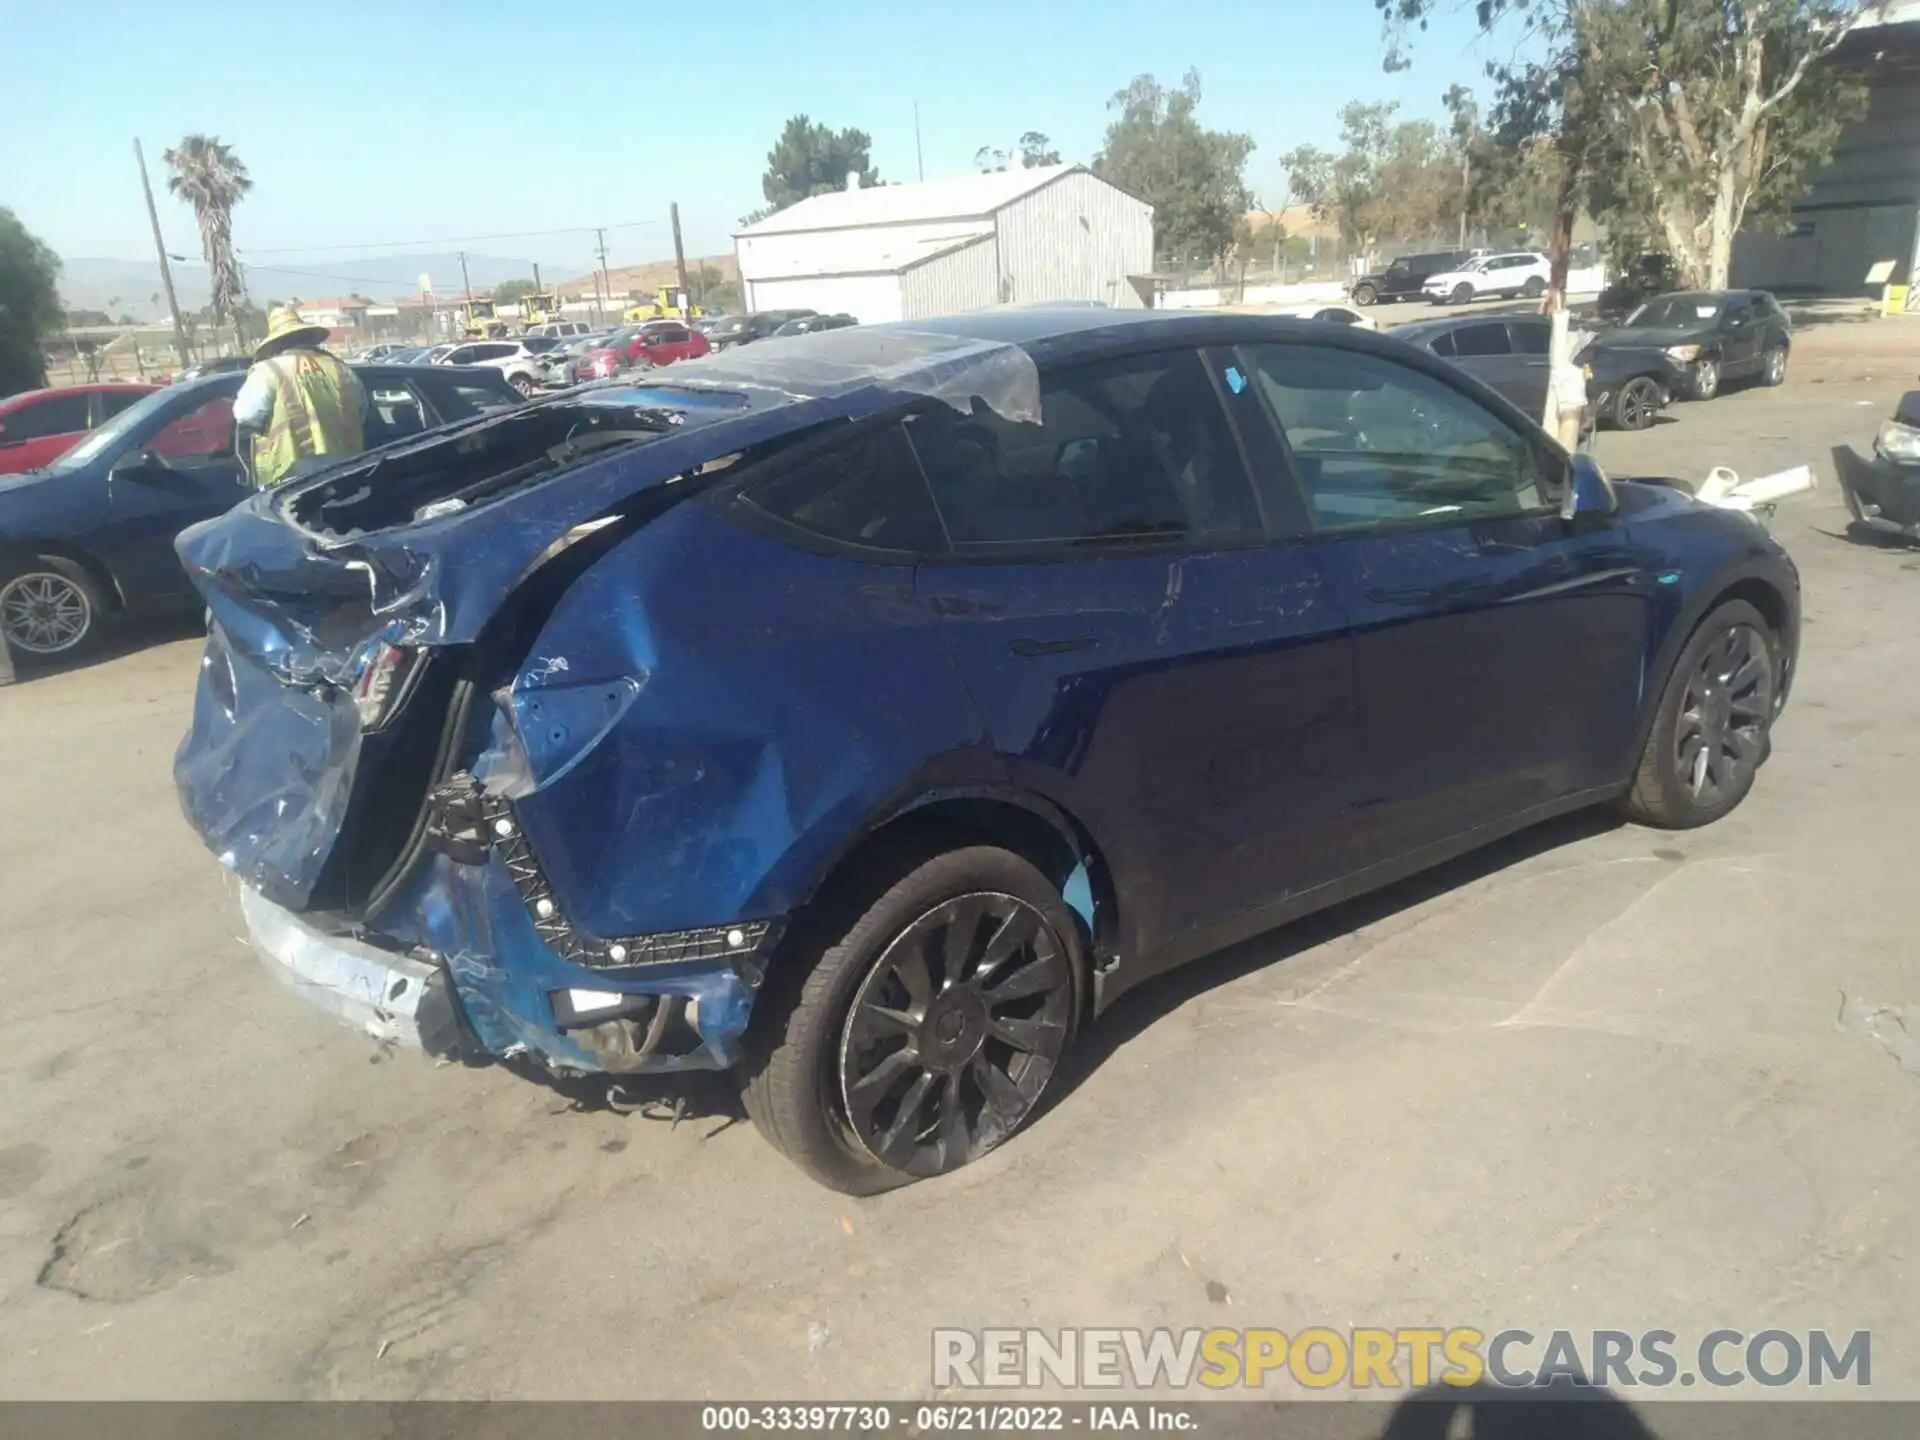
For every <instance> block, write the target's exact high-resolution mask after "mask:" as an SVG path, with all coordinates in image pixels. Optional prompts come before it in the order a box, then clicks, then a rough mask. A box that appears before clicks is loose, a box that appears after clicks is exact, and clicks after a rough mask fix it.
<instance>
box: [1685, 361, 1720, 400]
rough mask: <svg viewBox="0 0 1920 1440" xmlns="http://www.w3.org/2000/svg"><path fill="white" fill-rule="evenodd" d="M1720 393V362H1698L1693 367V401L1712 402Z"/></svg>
mask: <svg viewBox="0 0 1920 1440" xmlns="http://www.w3.org/2000/svg"><path fill="white" fill-rule="evenodd" d="M1719 393H1720V362H1719V361H1718V360H1700V361H1696V362H1695V364H1694V367H1693V392H1692V396H1691V398H1692V399H1695V400H1711V399H1713V397H1714V396H1716V395H1718V394H1719Z"/></svg>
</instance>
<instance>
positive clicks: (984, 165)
mask: <svg viewBox="0 0 1920 1440" xmlns="http://www.w3.org/2000/svg"><path fill="white" fill-rule="evenodd" d="M973 163H974V166H975V168H977V169H980V170H1005V169H1006V168H1007V167H1008V166H1009V165H1017V166H1018V167H1019V168H1020V169H1022V170H1032V169H1034V168H1035V167H1036V166H1040V165H1058V164H1059V163H1060V152H1059V151H1058V150H1056V149H1054V148H1053V141H1052V140H1051V139H1049V138H1048V137H1047V136H1045V135H1043V134H1041V133H1040V131H1038V130H1029V131H1027V132H1026V133H1025V134H1023V135H1022V136H1021V137H1020V138H1019V139H1018V140H1016V141H1015V142H1014V145H1013V148H1012V149H1011V150H996V149H995V148H994V147H993V146H991V145H982V146H981V147H980V148H979V149H978V150H976V151H974V152H973Z"/></svg>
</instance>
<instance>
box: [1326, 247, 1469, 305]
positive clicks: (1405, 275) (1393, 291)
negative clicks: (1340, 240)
mask: <svg viewBox="0 0 1920 1440" xmlns="http://www.w3.org/2000/svg"><path fill="white" fill-rule="evenodd" d="M1472 258H1473V255H1472V252H1470V251H1467V250H1436V251H1434V252H1433V253H1432V254H1430V255H1402V256H1401V257H1400V258H1399V259H1398V260H1395V261H1394V262H1393V263H1392V264H1391V265H1389V266H1387V268H1386V269H1384V270H1376V271H1374V272H1373V273H1372V274H1369V275H1362V276H1361V277H1360V278H1359V279H1358V280H1356V281H1354V282H1353V303H1354V304H1356V305H1372V304H1374V303H1375V302H1376V301H1380V300H1423V299H1425V298H1426V297H1425V296H1424V295H1423V294H1422V293H1421V290H1420V287H1421V286H1422V285H1425V284H1426V283H1427V277H1428V276H1429V275H1442V274H1445V273H1446V272H1447V271H1449V270H1453V269H1457V268H1458V267H1460V266H1461V265H1464V264H1466V262H1467V261H1469V260H1471V259H1472Z"/></svg>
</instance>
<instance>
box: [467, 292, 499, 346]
mask: <svg viewBox="0 0 1920 1440" xmlns="http://www.w3.org/2000/svg"><path fill="white" fill-rule="evenodd" d="M500 329H501V325H500V313H499V310H498V308H497V307H496V306H495V305H494V303H493V301H491V300H468V301H467V323H466V324H465V325H463V326H462V327H461V329H460V334H461V336H462V337H463V338H465V339H468V340H485V339H487V338H488V337H489V336H491V335H496V334H498V333H499V332H500Z"/></svg>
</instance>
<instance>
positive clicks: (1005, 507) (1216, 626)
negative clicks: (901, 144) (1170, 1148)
mask: <svg viewBox="0 0 1920 1440" xmlns="http://www.w3.org/2000/svg"><path fill="white" fill-rule="evenodd" d="M1042 408H1043V420H1042V423H1040V424H1039V425H1015V424H1012V423H1010V422H1006V421H1003V420H1001V419H1000V418H999V417H997V416H993V415H991V414H987V413H984V412H977V413H976V414H975V415H974V416H972V417H970V418H962V417H959V416H956V415H955V414H953V412H951V411H947V410H945V409H944V408H939V409H936V410H935V411H933V412H930V413H926V414H921V415H918V416H916V417H914V419H913V420H912V421H911V422H910V424H909V433H910V434H912V436H913V438H914V445H915V449H916V451H917V452H918V454H919V455H920V458H921V463H922V467H923V468H924V470H925V471H926V474H927V477H928V481H929V483H930V485H931V486H932V488H933V492H934V496H935V499H936V501H937V502H938V504H939V507H940V510H941V514H942V517H943V519H944V522H945V524H946V527H947V530H948V533H949V536H950V539H951V545H952V557H951V559H949V560H947V561H944V562H930V563H927V564H924V565H922V566H921V568H920V571H919V573H918V575H917V576H916V581H915V583H916V586H917V588H918V589H919V591H920V593H921V594H922V595H923V596H925V597H926V598H927V600H928V601H929V603H930V604H931V605H932V606H933V607H934V608H935V609H936V610H937V612H938V613H940V614H941V615H942V616H943V617H945V619H944V628H945V632H946V634H947V635H948V636H949V638H950V641H951V644H952V646H953V650H954V653H955V656H956V659H957V662H958V664H959V667H960V670H961V674H962V677H963V679H964V680H965V682H966V684H967V686H968V687H969V690H970V692H971V694H972V696H973V698H974V701H975V703H976V704H977V706H978V708H979V710H980V713H981V717H982V720H983V722H984V724H985V727H986V729H987V731H988V733H989V735H990V737H991V739H992V742H993V744H994V746H995V748H996V749H997V750H998V751H999V752H1000V754H1001V755H1002V756H1003V757H1004V758H1005V761H1006V763H1007V765H1008V766H1009V769H1010V771H1011V779H1012V781H1013V783H1014V784H1015V785H1016V786H1018V787H1019V788H1020V789H1021V790H1023V791H1027V792H1031V793H1037V794H1040V795H1043V796H1046V797H1048V798H1049V799H1051V800H1053V801H1054V802H1055V803H1057V804H1058V805H1060V806H1061V807H1062V808H1064V809H1065V810H1066V811H1067V812H1068V813H1070V814H1071V815H1073V816H1074V817H1075V818H1076V819H1077V820H1078V821H1079V822H1080V823H1081V824H1082V825H1084V826H1085V827H1086V828H1087V830H1088V831H1089V833H1090V834H1091V836H1092V838H1093V839H1094V841H1095V843H1096V844H1097V845H1098V846H1099V847H1100V850H1101V852H1102V853H1103V854H1104V856H1105V857H1106V860H1107V862H1108V865H1109V867H1110V868H1111V870H1112V877H1111V878H1112V881H1113V883H1114V885H1115V886H1116V887H1117V888H1118V889H1119V891H1120V893H1122V894H1123V895H1124V896H1125V897H1126V903H1125V905H1124V906H1123V907H1122V913H1123V916H1124V917H1125V919H1126V923H1127V927H1128V928H1127V934H1126V935H1124V936H1123V937H1122V943H1123V946H1124V947H1125V949H1126V951H1127V953H1134V952H1136V951H1140V952H1144V951H1152V950H1162V949H1163V947H1165V946H1167V945H1168V943H1169V942H1174V941H1179V940H1181V939H1183V938H1184V939H1186V940H1188V941H1193V940H1194V939H1195V937H1197V936H1198V935H1199V934H1200V932H1201V931H1202V930H1203V929H1204V928H1205V927H1207V926H1209V925H1211V924H1212V923H1214V922H1218V921H1220V920H1223V919H1225V918H1229V917H1232V916H1235V915H1239V914H1242V913H1244V912H1247V911H1250V910H1252V909H1255V908H1256V907H1258V906H1260V905H1263V904H1265V903H1267V902H1270V901H1272V900H1273V899H1275V898H1277V897H1279V896H1281V895H1282V894H1284V893H1287V892H1290V891H1294V890H1299V889H1304V888H1307V887H1309V886H1310V885H1312V884H1314V883H1316V882H1317V881H1318V880H1320V879H1323V878H1325V877H1326V876H1327V875H1328V874H1329V873H1330V872H1332V871H1334V870H1337V869H1338V868H1339V861H1338V854H1339V851H1340V848H1341V845H1342V844H1343V840H1342V835H1341V827H1342V826H1343V824H1345V823H1346V820H1347V817H1348V816H1349V814H1350V812H1351V803H1350V802H1351V797H1350V795H1349V793H1348V789H1349V787H1350V786H1351V785H1352V784H1353V783H1354V781H1355V779H1356V763H1357V752H1356V750H1355V748H1354V727H1353V684H1352V657H1351V653H1350V648H1349V646H1350V640H1349V637H1348V634H1347V628H1346V623H1345V621H1344V619H1343V617H1342V616H1341V613H1340V610H1339V607H1338V605H1337V604H1336V603H1335V602H1334V600H1333V597H1332V595H1331V593H1330V591H1329V589H1328V586H1327V584H1326V581H1325V580H1324V578H1323V577H1322V574H1321V572H1320V569H1319V567H1318V565H1317V564H1316V563H1315V562H1314V559H1313V556H1312V554H1311V553H1310V551H1309V550H1308V549H1307V548H1306V547H1303V546H1299V545H1291V544H1289V545H1281V546H1272V545H1270V544H1269V543H1268V540H1267V534H1266V529H1265V526H1264V524H1263V519H1262V507H1261V504H1260V501H1259V499H1258V497H1257V495H1256V492H1255V489H1254V487H1253V485H1252V483H1251V480H1250V476H1249V473H1248V467H1247V465H1246V463H1245V461H1244V459H1243V455H1242V452H1241V449H1240V446H1239V443H1238V439H1237V437H1236V435H1235V432H1234V428H1233V426H1232V425H1231V424H1230V423H1229V422H1228V419H1227V415H1226V413H1225V411H1224V409H1223V405H1222V399H1221V394H1220V391H1219V390H1218V389H1217V387H1216V384H1215V377H1214V376H1213V375H1211V374H1210V373H1209V369H1208V366H1207V363H1206V361H1204V360H1203V358H1202V356H1201V355H1200V354H1199V353H1197V352H1195V351H1192V350H1184V349H1183V350H1156V351H1149V352H1144V353H1141V354H1137V355H1132V356H1126V357H1122V358H1118V359H1108V360H1103V361H1100V362H1098V363H1092V364H1087V365H1084V366H1080V367H1076V368H1068V369H1065V370H1063V371H1060V372H1057V373H1056V372H1049V373H1048V374H1046V375H1044V376H1043V383H1042Z"/></svg>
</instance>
